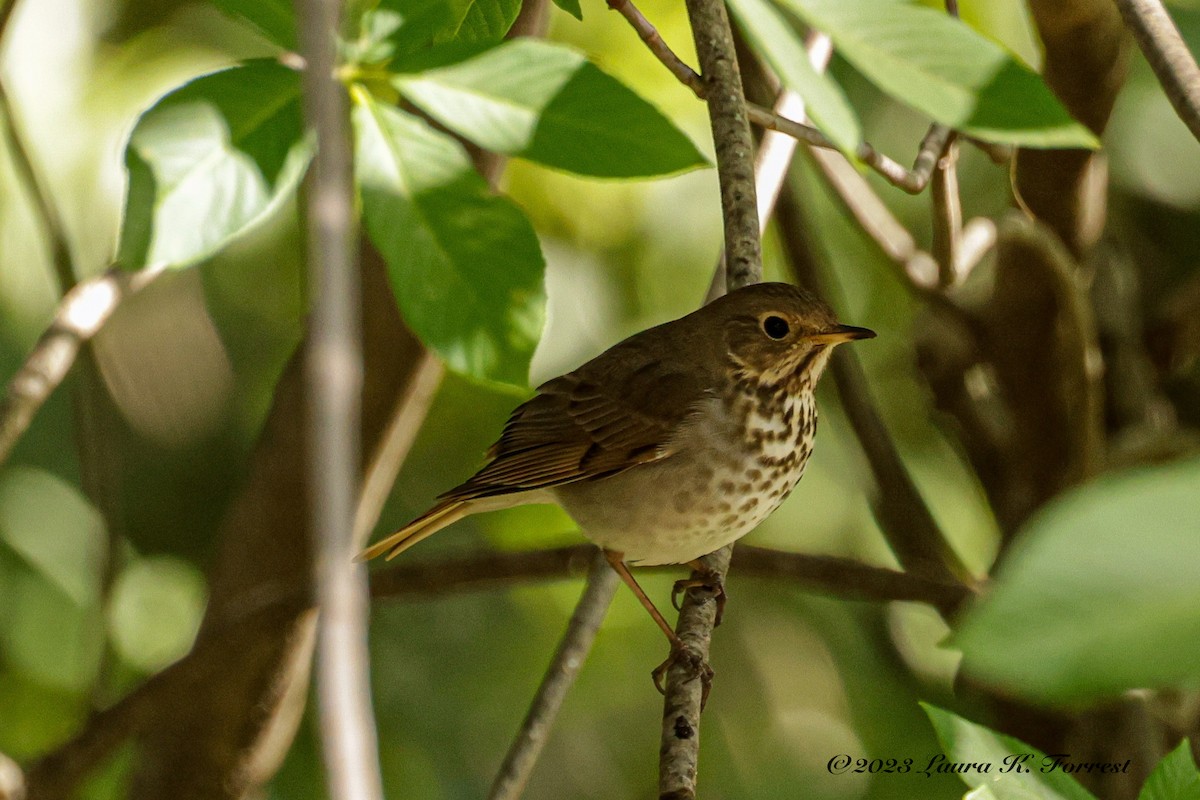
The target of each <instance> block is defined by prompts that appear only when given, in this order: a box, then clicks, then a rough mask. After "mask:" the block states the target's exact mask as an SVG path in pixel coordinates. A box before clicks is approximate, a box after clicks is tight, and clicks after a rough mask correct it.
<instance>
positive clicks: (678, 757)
mask: <svg viewBox="0 0 1200 800" xmlns="http://www.w3.org/2000/svg"><path fill="white" fill-rule="evenodd" d="M687 10H688V18H689V19H690V21H691V25H692V37H693V39H694V40H695V42H696V53H697V56H698V57H699V60H700V71H701V74H702V76H703V81H704V85H705V96H706V97H707V99H708V118H709V121H710V123H711V125H712V132H713V144H714V145H715V148H716V153H717V175H718V178H719V180H720V184H721V211H722V215H723V219H724V222H725V265H726V275H725V284H726V289H729V290H731V289H737V288H739V287H742V286H746V285H748V284H751V283H755V282H757V281H760V280H762V251H761V245H760V242H759V218H758V207H757V199H756V193H755V188H754V158H753V155H754V140H753V138H752V136H751V134H750V123H749V121H748V120H747V118H746V98H745V96H744V95H743V92H742V79H741V74H740V73H739V71H738V64H737V56H736V53H735V51H734V44H733V32H732V30H731V29H730V26H729V17H728V16H727V14H726V12H725V4H724V3H723V2H721V0H687ZM732 553H733V548H732V546H729V547H723V548H721V549H720V550H718V551H717V552H715V553H713V554H711V555H708V556H705V557H704V559H702V560H703V562H704V566H705V567H706V570H707V572H708V576H707V579H708V580H716V581H723V580H724V578H725V573H726V572H727V571H728V569H729V559H730V557H731V555H732ZM695 577H700V576H699V575H697V576H695ZM710 600H711V598H709V597H702V596H698V594H697V593H696V592H688V593H687V596H686V597H685V598H684V602H683V607H682V610H681V611H680V612H679V622H678V624H677V625H676V628H675V632H676V633H677V634H678V635H679V638H680V639H681V640H682V641H683V642H684V644H685V645H686V646H687V647H688V648H689V650H692V651H693V652H694V653H695V654H697V655H698V656H699V657H700V658H701V659H704V660H707V658H708V649H709V642H710V641H711V639H712V630H713V626H714V624H715V623H716V603H715V602H709V601H710ZM695 666H696V665H695V664H688V663H686V662H685V661H683V660H682V659H680V660H677V661H676V662H675V663H674V664H672V666H671V668H670V669H669V670H668V671H667V684H666V697H665V698H664V702H663V725H662V739H661V746H660V750H659V784H658V789H659V796H660V797H662V798H678V799H680V800H682V798H693V797H695V796H696V765H697V760H698V758H699V755H700V710H701V706H702V703H703V699H704V694H705V692H704V687H703V685H702V684H703V681H702V680H701V678H700V675H699V673H698V670H697V669H696V668H695Z"/></svg>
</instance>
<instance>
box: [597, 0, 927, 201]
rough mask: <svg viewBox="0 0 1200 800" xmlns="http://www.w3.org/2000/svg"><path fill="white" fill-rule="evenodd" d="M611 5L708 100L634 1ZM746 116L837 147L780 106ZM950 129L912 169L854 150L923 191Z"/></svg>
mask: <svg viewBox="0 0 1200 800" xmlns="http://www.w3.org/2000/svg"><path fill="white" fill-rule="evenodd" d="M608 7H609V8H611V9H613V10H614V11H616V12H617V13H619V14H620V15H621V16H622V17H624V18H625V19H626V20H627V21H628V22H629V24H630V26H631V27H632V28H633V29H634V30H635V31H637V34H638V37H639V38H640V39H641V40H642V41H643V42H645V44H646V47H647V48H648V49H649V50H650V52H651V53H653V54H654V57H655V58H657V59H658V60H659V61H660V62H661V63H662V64H663V66H665V67H666V68H667V69H668V70H670V72H671V74H672V75H674V76H675V77H676V78H677V79H678V80H679V82H680V83H682V84H683V85H684V86H687V87H688V88H689V89H691V90H692V92H693V93H694V94H695V95H696V96H697V97H698V98H700V99H701V100H704V99H706V92H707V89H706V87H705V85H704V81H703V80H702V79H701V78H700V76H699V75H698V74H696V71H695V70H693V69H692V68H691V67H689V66H688V65H687V63H685V62H684V61H683V59H681V58H680V57H679V56H678V55H677V54H676V53H675V51H674V50H672V49H671V47H670V45H668V44H667V43H666V41H665V40H664V39H663V38H662V35H661V34H660V33H659V32H658V30H657V29H656V28H655V27H654V26H653V25H652V24H651V23H650V21H649V20H648V19H646V16H645V15H644V14H642V12H641V10H640V9H638V7H637V6H636V5H634V4H633V2H632V0H608ZM746 115H747V117H748V118H749V120H750V122H752V123H754V124H755V125H757V126H759V127H760V128H766V129H768V130H773V131H778V132H779V133H783V134H786V135H787V136H791V137H793V138H795V139H797V140H798V141H801V142H804V143H805V144H808V145H811V146H813V147H820V148H824V149H828V150H836V149H837V145H835V144H834V143H833V142H831V141H830V140H829V137H827V136H826V135H825V134H823V133H821V131H819V130H818V129H816V128H814V127H813V126H811V125H807V124H805V123H803V122H798V121H797V120H796V119H795V117H794V116H790V115H785V114H784V113H783V112H782V111H781V110H780V109H779V108H778V107H776V108H775V110H772V109H769V108H765V107H763V106H760V105H757V104H755V103H747V104H746ZM948 136H949V129H947V128H945V127H943V126H941V125H933V126H931V127H930V128H929V132H928V133H927V134H926V135H925V139H924V140H923V141H922V142H921V147H920V150H919V151H918V153H917V157H916V160H915V161H914V162H913V166H912V169H906V168H905V167H904V166H903V165H901V164H900V163H898V162H897V161H895V160H893V159H892V158H890V157H888V156H887V155H885V154H883V153H881V152H879V151H878V150H876V149H875V148H874V147H873V146H871V144H869V143H868V142H862V143H860V144H859V145H858V147H857V149H856V150H855V153H854V154H855V156H856V157H857V158H858V159H859V160H860V161H862V162H863V163H864V164H866V165H867V166H868V167H870V168H871V169H873V170H875V171H876V172H877V173H879V174H880V175H882V176H883V177H884V179H886V180H887V181H888V182H889V183H891V184H892V185H894V186H896V187H898V188H900V189H902V190H904V191H905V192H908V193H909V194H920V193H921V192H922V191H924V189H925V187H926V186H927V185H928V184H929V178H930V174H931V173H932V171H933V166H934V164H936V163H937V159H938V156H939V155H941V152H942V149H943V148H944V147H945V144H946V139H947V137H948Z"/></svg>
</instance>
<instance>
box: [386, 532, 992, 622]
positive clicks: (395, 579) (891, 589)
mask: <svg viewBox="0 0 1200 800" xmlns="http://www.w3.org/2000/svg"><path fill="white" fill-rule="evenodd" d="M593 551H594V548H593V546H592V545H589V544H577V545H568V546H566V547H555V548H550V549H546V550H527V551H525V552H519V553H476V554H472V555H470V556H465V557H457V558H450V559H444V560H437V561H426V562H420V561H418V562H415V563H414V562H408V563H401V564H397V565H395V566H393V567H389V568H387V569H384V570H379V571H376V572H373V573H371V596H372V597H373V598H374V599H375V600H379V601H384V600H408V599H413V600H422V599H431V598H436V597H441V596H444V595H446V594H453V593H457V592H475V591H494V590H500V589H507V588H509V587H511V586H514V585H517V584H528V583H531V582H535V581H559V580H570V579H574V578H578V577H579V576H580V574H581V573H582V572H583V569H584V566H585V565H586V564H587V563H588V560H589V559H590V558H591V555H592V553H593ZM730 567H731V568H732V569H735V570H737V572H738V575H739V576H740V577H743V578H758V579H762V580H772V581H777V582H780V583H782V584H795V585H796V587H797V588H798V589H799V590H800V591H802V592H812V593H815V594H822V595H826V596H829V597H837V598H841V599H843V600H865V601H871V602H881V603H886V602H891V601H909V602H914V603H927V604H929V605H932V606H936V607H939V608H940V607H942V606H943V605H946V604H955V603H959V602H962V600H963V599H965V598H966V597H967V595H968V593H969V590H968V589H967V587H965V586H963V585H962V584H961V583H957V582H955V583H952V584H945V583H939V582H937V581H933V580H930V579H928V578H923V577H920V576H916V575H909V574H908V573H905V572H898V571H896V570H894V569H888V568H887V567H875V566H871V565H868V564H863V563H861V562H858V561H854V560H853V559H849V558H841V557H839V556H821V555H810V554H807V553H789V552H786V551H783V550H776V549H774V548H770V547H755V546H754V545H748V544H739V545H738V546H737V547H736V548H734V551H733V560H732V561H731V562H730ZM643 569H646V570H649V571H651V572H669V571H673V570H678V567H675V566H669V567H644V568H643Z"/></svg>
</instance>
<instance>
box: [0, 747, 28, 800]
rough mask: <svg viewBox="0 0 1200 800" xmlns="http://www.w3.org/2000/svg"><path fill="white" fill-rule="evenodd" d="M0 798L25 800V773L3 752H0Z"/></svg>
mask: <svg viewBox="0 0 1200 800" xmlns="http://www.w3.org/2000/svg"><path fill="white" fill-rule="evenodd" d="M0 800H25V773H23V772H21V767H20V766H18V764H17V762H15V761H13V760H12V759H11V758H9V757H8V756H6V755H4V753H0Z"/></svg>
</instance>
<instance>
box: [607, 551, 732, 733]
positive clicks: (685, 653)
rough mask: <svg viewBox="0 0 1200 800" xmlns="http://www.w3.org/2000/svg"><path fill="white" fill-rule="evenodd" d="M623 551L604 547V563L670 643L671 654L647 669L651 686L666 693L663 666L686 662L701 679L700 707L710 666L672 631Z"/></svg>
mask: <svg viewBox="0 0 1200 800" xmlns="http://www.w3.org/2000/svg"><path fill="white" fill-rule="evenodd" d="M624 555H625V554H624V553H619V552H617V551H615V550H605V551H604V557H605V558H606V559H607V560H608V563H609V565H610V566H612V568H613V569H614V570H615V571H616V573H617V574H618V575H620V576H621V580H623V581H625V585H626V586H628V587H629V588H630V589H631V590H632V591H633V593H634V595H635V596H636V597H637V599H638V601H639V602H641V604H642V606H644V607H645V609H646V610H647V611H649V612H650V616H651V617H653V618H654V621H655V623H657V624H658V627H659V628H661V629H662V632H663V633H665V634H666V635H667V641H669V642H670V643H671V655H669V656H667V660H666V661H664V662H663V663H661V664H659V665H658V666H657V667H655V669H654V671H653V672H651V673H650V677H652V678H653V679H654V686H655V687H656V688H657V689H658V691H659V692H660V693H661V694H666V689H665V688H664V686H663V677H664V676H665V675H666V674H667V670H668V669H670V668H671V665H672V664H675V663H678V662H683V663H686V664H687V665H688V666H689V668H690V669H691V671H692V672H693V673H695V674H696V675H697V676H698V677H699V678H700V680H701V681H702V682H703V685H704V688H703V694H702V695H701V698H700V707H701V708H702V709H703V708H704V702H705V701H706V700H707V699H708V691H709V689H710V688H711V687H712V678H713V671H712V667H710V666H708V664H707V663H706V662H705V660H704V659H703V658H702V657H701V656H700V654H699V653H697V652H696V651H695V650H693V649H692V648H690V647H688V646H687V645H686V644H684V642H683V640H682V639H680V638H679V636H678V635H677V634H676V633H675V631H674V630H673V629H672V628H671V626H670V624H669V623H668V622H667V620H666V618H665V617H664V616H663V615H662V612H661V611H659V610H658V608H657V607H656V606H655V605H654V601H652V600H651V599H650V597H649V596H648V595H647V594H646V590H645V589H643V588H642V587H641V586H640V585H639V584H638V582H637V580H636V579H635V578H634V577H633V573H631V572H630V571H629V566H628V565H627V564H626V563H625V560H624Z"/></svg>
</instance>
